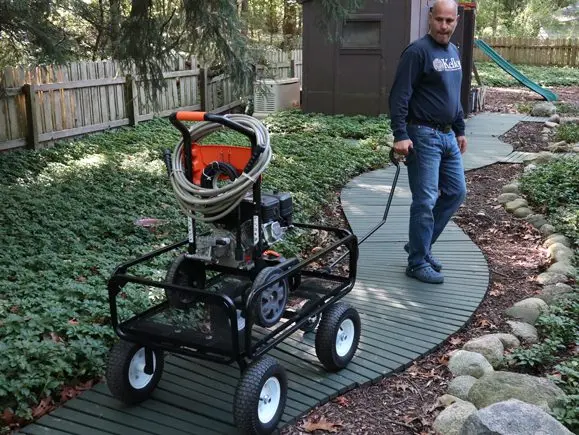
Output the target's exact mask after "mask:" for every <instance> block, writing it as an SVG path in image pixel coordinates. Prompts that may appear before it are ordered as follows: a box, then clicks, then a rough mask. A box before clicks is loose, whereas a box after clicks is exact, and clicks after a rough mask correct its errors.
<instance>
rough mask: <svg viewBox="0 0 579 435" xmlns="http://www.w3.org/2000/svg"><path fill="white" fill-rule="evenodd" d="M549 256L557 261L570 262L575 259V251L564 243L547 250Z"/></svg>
mask: <svg viewBox="0 0 579 435" xmlns="http://www.w3.org/2000/svg"><path fill="white" fill-rule="evenodd" d="M547 251H548V252H549V255H550V256H551V258H552V259H554V260H555V261H568V262H570V261H571V259H572V258H573V254H574V253H573V250H572V249H571V248H569V247H567V246H565V245H563V244H562V243H553V244H552V245H550V246H549V247H548V248H547Z"/></svg>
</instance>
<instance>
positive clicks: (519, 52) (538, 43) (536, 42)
mask: <svg viewBox="0 0 579 435" xmlns="http://www.w3.org/2000/svg"><path fill="white" fill-rule="evenodd" d="M482 39H484V41H485V42H486V43H487V44H489V45H490V46H491V47H493V48H494V49H495V50H496V51H497V52H499V54H500V55H501V56H502V57H504V58H505V59H506V60H508V61H509V62H511V63H515V64H525V65H543V66H570V67H579V38H570V39H538V38H515V37H502V38H499V37H496V38H482ZM474 60H475V62H476V61H488V60H489V59H488V57H486V55H485V54H484V53H483V52H482V51H480V50H478V49H475V53H474Z"/></svg>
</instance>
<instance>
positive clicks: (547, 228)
mask: <svg viewBox="0 0 579 435" xmlns="http://www.w3.org/2000/svg"><path fill="white" fill-rule="evenodd" d="M539 231H540V232H541V234H542V235H543V236H550V235H551V234H553V233H554V232H555V227H554V226H553V225H551V224H545V225H543V226H542V227H541V228H539Z"/></svg>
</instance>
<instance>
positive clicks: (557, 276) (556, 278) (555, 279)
mask: <svg viewBox="0 0 579 435" xmlns="http://www.w3.org/2000/svg"><path fill="white" fill-rule="evenodd" d="M567 281H568V278H567V275H563V274H562V273H552V272H543V273H541V274H539V276H537V282H538V283H539V284H542V285H549V284H557V283H559V282H563V283H564V282H567Z"/></svg>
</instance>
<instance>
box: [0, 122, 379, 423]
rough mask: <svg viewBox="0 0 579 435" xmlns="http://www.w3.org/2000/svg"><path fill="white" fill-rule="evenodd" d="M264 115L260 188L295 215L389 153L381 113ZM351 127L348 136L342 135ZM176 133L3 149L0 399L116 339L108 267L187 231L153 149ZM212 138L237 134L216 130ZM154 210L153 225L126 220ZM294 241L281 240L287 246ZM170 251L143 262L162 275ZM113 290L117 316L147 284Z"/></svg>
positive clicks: (50, 377)
mask: <svg viewBox="0 0 579 435" xmlns="http://www.w3.org/2000/svg"><path fill="white" fill-rule="evenodd" d="M266 123H267V124H268V125H269V126H270V128H271V130H272V135H271V142H272V148H273V150H274V159H273V160H272V163H271V165H270V167H269V169H268V171H267V172H266V174H265V176H264V186H265V188H267V189H278V190H284V191H290V192H292V194H293V198H294V207H295V208H296V214H297V216H296V220H300V221H306V222H308V221H309V222H316V221H319V220H318V219H319V218H320V217H321V215H322V213H321V210H322V209H323V206H324V204H327V203H328V202H329V200H330V199H331V198H333V195H334V194H335V193H334V191H335V189H337V188H339V187H340V186H341V185H343V184H344V183H345V182H346V181H347V180H348V179H349V178H351V177H352V176H354V175H357V174H359V173H361V172H363V171H366V170H369V169H373V168H376V167H379V166H381V165H383V164H384V163H385V162H386V160H387V159H386V156H385V154H383V153H380V152H377V151H376V144H378V143H379V142H380V141H383V140H384V139H385V138H386V137H387V136H388V135H389V133H390V130H389V127H388V123H387V121H386V119H384V118H373V119H372V118H363V117H355V118H353V119H350V118H346V117H335V118H334V117H329V116H321V115H302V114H300V113H298V112H288V113H281V114H277V115H275V116H273V117H272V118H271V119H270V120H267V121H266ZM351 137H356V138H360V139H361V140H360V141H359V142H356V143H355V144H354V143H352V142H351V141H349V140H346V139H344V138H351ZM178 138H179V134H178V132H177V130H175V129H174V128H173V127H172V126H171V125H170V124H169V122H168V121H166V120H153V121H151V122H147V123H142V124H140V125H138V126H137V127H136V128H124V129H120V130H117V131H114V132H108V133H102V134H95V135H91V136H89V137H86V138H83V139H80V140H77V141H74V142H69V143H62V144H58V145H57V146H55V147H54V148H52V149H47V150H42V151H38V152H31V151H19V152H10V153H3V154H0V173H2V178H1V179H0V198H1V201H2V207H1V209H0V221H1V222H2V226H1V229H0V245H1V246H2V248H3V249H2V251H0V288H2V292H1V294H0V311H1V312H2V313H6V315H5V316H2V319H1V320H0V354H1V355H2V357H1V358H0V410H5V409H12V410H13V411H15V412H16V414H17V415H18V416H20V417H23V418H30V416H31V408H30V407H31V405H33V404H36V403H38V401H39V399H41V398H43V397H46V396H50V395H52V396H55V394H56V393H57V392H58V390H59V389H60V388H62V387H63V385H66V384H74V383H76V382H79V381H82V380H84V379H91V378H97V377H99V376H100V375H102V373H103V368H104V365H105V360H106V356H107V353H108V349H109V347H110V346H111V344H112V343H113V341H114V340H115V336H114V333H113V330H112V328H111V327H110V315H109V307H108V294H107V289H106V281H107V279H108V277H109V276H110V274H111V272H112V271H113V269H114V267H115V266H116V265H117V264H119V263H121V262H123V261H125V260H127V259H130V258H134V257H136V256H138V255H140V254H142V253H145V252H148V251H151V250H153V249H155V248H158V247H160V246H164V245H167V244H168V243H171V242H173V241H176V240H180V239H182V238H184V236H185V235H186V228H187V226H186V219H185V218H184V216H183V214H182V213H181V212H180V210H179V209H178V207H177V204H176V201H175V199H174V195H173V191H172V189H171V187H170V183H169V182H168V180H167V175H166V171H165V167H164V165H163V163H162V160H161V158H160V157H161V155H162V150H163V149H165V148H167V147H168V148H173V146H174V144H175V143H176V141H177V140H178ZM207 140H208V141H209V142H213V143H215V142H220V141H224V142H225V143H231V144H234V143H236V142H238V141H243V140H245V138H244V137H241V136H239V135H236V134H233V133H219V134H216V135H215V136H214V137H212V138H207ZM143 217H154V218H156V219H159V220H160V221H162V222H163V223H164V224H163V225H161V226H159V227H158V229H157V230H156V231H149V230H147V229H144V228H142V227H140V226H137V225H135V221H136V220H137V219H140V218H143ZM299 243H301V241H300V240H297V239H295V238H294V239H290V241H289V242H287V243H286V248H287V249H290V250H291V249H293V250H296V249H298V248H296V245H298V244H299ZM166 268H167V260H164V261H161V260H159V261H158V262H154V263H152V264H150V265H149V266H147V267H144V268H143V270H139V272H143V274H144V275H146V276H151V277H154V278H156V279H159V278H162V277H163V276H164V275H165V271H166ZM128 296H130V297H127V298H126V299H123V300H122V301H120V303H121V313H122V316H123V317H126V316H128V315H129V314H130V313H131V312H134V311H137V310H140V309H142V307H143V306H144V305H145V304H146V303H147V300H146V299H147V296H146V295H145V292H142V291H140V292H138V291H135V292H132V293H131V292H129V294H128Z"/></svg>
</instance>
